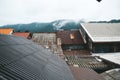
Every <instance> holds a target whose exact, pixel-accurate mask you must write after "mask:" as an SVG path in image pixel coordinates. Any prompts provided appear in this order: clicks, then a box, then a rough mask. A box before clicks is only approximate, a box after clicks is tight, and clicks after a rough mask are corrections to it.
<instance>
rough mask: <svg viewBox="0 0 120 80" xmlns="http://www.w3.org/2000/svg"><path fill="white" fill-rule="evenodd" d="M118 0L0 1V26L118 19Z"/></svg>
mask: <svg viewBox="0 0 120 80" xmlns="http://www.w3.org/2000/svg"><path fill="white" fill-rule="evenodd" d="M119 7H120V0H102V2H100V3H98V2H97V1H96V0H0V19H1V20H0V25H4V24H16V23H30V22H40V21H42V22H46V21H53V20H56V19H64V18H65V19H77V20H78V19H86V20H110V19H113V18H120V10H119Z"/></svg>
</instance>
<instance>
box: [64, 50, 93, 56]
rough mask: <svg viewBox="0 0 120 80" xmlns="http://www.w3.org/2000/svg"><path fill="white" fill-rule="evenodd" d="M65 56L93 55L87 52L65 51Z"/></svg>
mask: <svg viewBox="0 0 120 80" xmlns="http://www.w3.org/2000/svg"><path fill="white" fill-rule="evenodd" d="M63 53H64V54H65V55H91V53H90V52H89V51H87V50H71V51H69V50H67V51H63Z"/></svg>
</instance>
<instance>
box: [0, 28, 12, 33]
mask: <svg viewBox="0 0 120 80" xmlns="http://www.w3.org/2000/svg"><path fill="white" fill-rule="evenodd" d="M12 31H13V29H12V28H0V34H7V35H8V34H11V33H12Z"/></svg>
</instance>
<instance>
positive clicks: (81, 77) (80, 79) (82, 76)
mask: <svg viewBox="0 0 120 80" xmlns="http://www.w3.org/2000/svg"><path fill="white" fill-rule="evenodd" d="M70 69H71V71H72V74H73V75H74V77H75V80H105V79H104V78H103V77H102V76H101V75H99V74H98V73H96V72H95V71H94V70H92V69H89V68H79V67H70Z"/></svg>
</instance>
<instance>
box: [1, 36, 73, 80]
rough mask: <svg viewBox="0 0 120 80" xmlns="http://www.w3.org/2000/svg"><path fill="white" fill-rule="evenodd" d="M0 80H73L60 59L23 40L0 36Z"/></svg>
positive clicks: (15, 37) (67, 68)
mask: <svg viewBox="0 0 120 80" xmlns="http://www.w3.org/2000/svg"><path fill="white" fill-rule="evenodd" d="M0 78H3V80H74V77H73V75H72V73H71V71H70V69H69V67H68V66H67V64H66V63H65V61H64V60H62V59H60V57H58V56H56V55H53V54H52V53H51V52H49V51H47V50H45V49H44V48H42V47H41V46H39V45H36V44H35V43H33V42H32V41H30V40H27V39H25V38H21V37H17V36H10V35H0Z"/></svg>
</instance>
